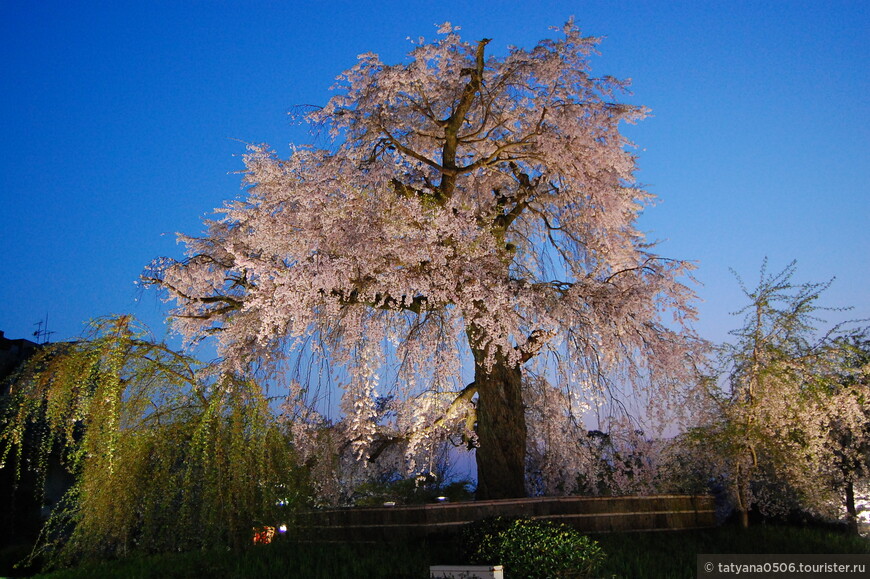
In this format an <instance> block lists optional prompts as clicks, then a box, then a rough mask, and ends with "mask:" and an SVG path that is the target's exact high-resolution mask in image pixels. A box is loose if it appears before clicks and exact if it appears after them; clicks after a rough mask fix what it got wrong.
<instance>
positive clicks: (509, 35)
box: [0, 0, 870, 341]
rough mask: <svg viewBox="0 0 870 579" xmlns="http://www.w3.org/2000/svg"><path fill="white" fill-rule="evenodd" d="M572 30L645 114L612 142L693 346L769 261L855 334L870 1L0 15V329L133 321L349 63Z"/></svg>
mask: <svg viewBox="0 0 870 579" xmlns="http://www.w3.org/2000/svg"><path fill="white" fill-rule="evenodd" d="M571 15H574V16H575V17H576V21H577V23H578V24H579V25H580V27H581V29H582V30H583V32H584V33H585V34H588V35H593V36H603V37H605V39H604V41H603V43H602V45H601V46H600V50H601V53H602V54H601V56H599V57H597V58H595V59H594V60H593V61H592V66H593V73H595V74H600V75H604V74H610V75H613V76H616V77H620V78H627V77H628V78H632V79H633V94H632V95H630V96H627V97H625V100H627V101H628V102H631V103H635V104H642V105H645V106H648V107H650V108H651V109H652V114H653V116H652V117H651V118H649V119H647V120H645V121H644V122H642V123H641V124H639V125H638V126H634V127H628V128H627V129H626V131H625V132H626V134H627V135H629V137H630V138H632V139H633V140H634V141H635V142H636V143H637V145H638V154H639V157H640V159H639V163H640V171H639V173H638V177H639V180H640V181H641V182H643V183H644V184H645V185H646V186H647V188H648V190H650V191H651V192H653V193H655V194H656V195H657V196H658V197H659V199H660V202H659V204H658V205H656V206H655V207H652V208H650V209H649V210H648V211H647V212H646V213H645V214H644V216H643V217H642V221H641V226H642V228H643V229H644V230H646V231H647V232H648V233H649V237H650V238H656V239H662V240H663V243H662V244H661V245H660V247H659V252H660V253H662V254H664V255H666V256H669V257H675V258H681V259H690V260H695V261H697V262H698V270H697V272H696V274H697V275H696V277H697V279H698V280H699V282H701V284H702V285H699V286H698V287H697V288H696V289H697V293H698V295H699V297H700V298H701V299H702V300H703V302H701V303H700V304H699V309H700V314H701V319H700V321H699V322H698V323H697V329H698V331H699V332H700V333H701V334H702V335H703V336H704V337H707V338H709V339H712V340H715V341H722V340H724V339H726V338H727V331H728V330H729V329H732V328H734V327H735V326H737V325H739V322H740V320H739V319H737V318H734V317H732V316H729V312H733V311H735V310H737V309H739V308H740V307H741V306H742V305H743V302H742V301H741V294H740V291H739V288H738V286H737V283H736V282H735V280H734V278H733V276H732V275H731V274H730V273H729V268H734V269H735V270H737V271H738V272H740V273H741V275H742V276H743V277H744V279H745V280H746V281H747V283H750V284H752V283H753V282H754V281H755V280H756V279H757V277H758V270H759V267H760V265H761V262H762V260H763V258H764V257H765V256H767V257H769V259H770V269H771V270H773V271H779V270H780V269H782V268H783V267H785V266H786V265H787V264H788V263H789V262H790V261H791V260H793V259H796V260H797V261H798V275H797V278H796V280H797V281H824V280H827V279H829V278H831V277H834V276H836V278H837V280H836V281H835V282H834V285H833V286H832V288H831V289H830V290H829V291H828V292H827V293H826V294H825V295H826V298H825V300H824V303H825V304H827V305H831V306H854V308H855V309H854V310H853V311H852V312H849V313H846V314H843V313H832V314H830V316H829V319H830V320H842V319H846V318H855V317H863V318H866V317H870V292H868V284H870V219H868V218H870V190H868V183H870V158H868V157H870V156H868V145H870V129H868V126H870V123H868V121H870V97H868V94H870V80H868V79H870V75H868V70H870V34H868V30H870V3H868V2H866V1H860V0H856V1H853V2H846V1H836V0H826V1H825V2H818V1H814V2H804V1H785V0H782V1H769V0H768V1H759V2H742V1H738V0H730V1H722V2H714V1H686V2H666V1H635V2H620V1H614V0H609V1H608V0H600V1H597V0H596V1H578V0H575V1H546V2H545V1H542V2H531V1H529V0H525V1H517V2H513V1H502V2H495V1H488V0H468V1H449V0H441V1H439V2H434V1H433V2H418V1H415V0H402V1H394V0H389V1H380V2H366V1H363V0H353V1H332V2H317V1H314V0H311V1H309V2H290V1H285V2H277V1H276V2H269V1H261V2H230V1H221V2H218V1H214V2H206V1H201V0H190V1H184V2H177V1H173V2H170V1H163V0H151V1H149V2H127V1H125V0H116V1H114V2H92V1H85V0H83V1H80V2H68V1H67V2H60V1H55V0H45V1H40V2H33V1H32V0H4V1H3V3H2V4H0V54H2V55H3V57H2V59H0V79H2V82H3V90H2V91H0V127H2V140H0V241H2V247H3V266H4V267H3V271H4V274H5V276H4V278H5V279H4V280H3V282H2V283H0V330H3V331H5V333H6V336H7V337H9V338H21V337H28V338H32V333H33V332H34V331H35V330H36V329H37V326H36V323H37V322H39V321H40V320H42V319H44V318H45V317H46V316H48V325H49V330H51V331H53V332H55V333H54V334H53V335H52V339H53V340H64V339H69V338H72V337H74V336H76V335H78V334H79V333H80V332H81V331H82V330H83V327H84V326H83V324H84V322H86V321H87V320H89V319H91V318H95V317H98V316H102V315H107V314H110V313H133V314H135V315H137V316H139V317H140V318H141V319H143V320H144V321H145V322H147V323H148V324H150V325H151V327H152V329H153V330H154V332H155V333H156V334H157V335H158V336H162V335H164V334H165V332H166V330H165V327H164V325H163V316H164V313H165V311H166V307H165V305H164V304H162V302H160V301H159V300H158V299H157V298H156V296H155V295H154V293H153V292H150V291H146V292H145V293H142V292H141V291H140V290H139V289H138V288H137V287H136V286H135V285H134V282H135V280H136V279H137V277H138V275H139V273H140V272H141V271H142V268H143V267H144V266H145V265H146V264H147V263H148V262H149V261H150V260H151V259H152V258H154V257H158V256H162V255H170V256H174V257H178V256H179V255H180V249H179V247H178V246H177V245H176V244H175V237H174V233H175V232H177V231H183V232H186V233H191V234H196V233H198V232H200V231H201V229H202V228H201V218H202V217H203V216H205V215H207V214H208V213H210V212H211V210H212V209H214V208H216V207H219V206H220V205H222V203H223V202H224V200H227V199H231V198H233V197H236V196H238V195H240V194H241V189H240V176H239V175H237V174H234V172H236V171H238V170H240V169H241V168H242V163H241V159H240V158H239V156H240V155H241V154H242V153H243V152H244V150H245V143H261V142H266V143H269V144H270V145H271V146H272V147H273V148H275V149H276V150H277V151H278V152H279V153H280V154H281V155H284V156H286V155H287V153H288V151H289V143H291V142H294V143H298V144H303V143H306V142H308V140H309V138H308V136H307V134H306V132H305V129H304V127H299V126H294V125H293V124H292V123H291V121H290V119H289V117H288V115H287V113H288V112H289V111H291V110H292V109H293V107H294V105H301V104H323V103H325V102H326V100H327V99H328V98H329V94H330V93H329V87H330V86H331V85H332V83H333V81H334V78H335V76H336V75H338V74H339V73H340V72H341V71H343V70H345V69H347V68H350V67H351V66H352V65H353V64H354V63H355V62H356V56H357V55H358V54H360V53H363V52H376V53H378V54H380V55H381V57H382V59H383V60H384V61H385V62H390V63H392V62H397V61H400V60H402V59H403V57H404V54H405V53H406V52H407V51H408V50H409V49H410V43H409V42H408V40H407V37H409V36H410V37H414V38H417V37H419V36H425V37H426V38H430V39H431V38H433V37H434V36H435V35H436V34H435V33H436V28H437V27H436V25H437V24H440V23H442V22H444V21H450V22H452V23H453V24H454V25H458V26H461V28H462V31H461V34H462V36H463V38H465V39H466V40H470V41H474V40H479V39H480V38H483V37H487V38H492V39H493V41H492V43H491V44H490V49H491V50H492V51H495V52H504V49H505V47H506V46H507V45H510V44H513V45H519V46H526V47H528V46H532V45H534V44H535V43H536V42H537V41H538V40H540V39H541V38H544V37H548V36H551V35H554V34H556V32H554V31H550V30H548V27H550V26H559V25H561V24H563V23H564V22H565V20H567V18H568V17H569V16H571Z"/></svg>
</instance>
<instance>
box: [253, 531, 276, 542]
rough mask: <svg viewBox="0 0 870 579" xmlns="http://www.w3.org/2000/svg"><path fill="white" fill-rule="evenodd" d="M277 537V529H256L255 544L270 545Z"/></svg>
mask: <svg viewBox="0 0 870 579" xmlns="http://www.w3.org/2000/svg"><path fill="white" fill-rule="evenodd" d="M274 537H275V527H254V544H255V545H268V544H269V543H271V542H272V538H274Z"/></svg>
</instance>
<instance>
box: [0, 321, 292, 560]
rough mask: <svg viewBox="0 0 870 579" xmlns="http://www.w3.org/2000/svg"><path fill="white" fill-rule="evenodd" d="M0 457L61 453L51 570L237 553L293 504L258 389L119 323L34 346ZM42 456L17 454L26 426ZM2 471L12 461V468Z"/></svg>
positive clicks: (287, 449) (45, 536)
mask: <svg viewBox="0 0 870 579" xmlns="http://www.w3.org/2000/svg"><path fill="white" fill-rule="evenodd" d="M11 396H13V402H14V404H13V407H14V408H15V409H16V411H15V412H13V413H12V414H11V416H9V417H8V420H7V421H6V422H5V423H4V424H3V428H2V431H0V442H2V449H0V452H2V458H3V462H4V463H5V464H8V462H9V461H10V460H11V461H12V462H13V465H14V464H20V463H21V461H23V460H30V461H36V462H38V463H39V464H40V466H41V468H43V469H44V467H45V460H46V458H47V457H48V455H49V453H50V452H51V451H52V449H59V450H60V451H61V452H62V455H63V461H64V464H65V466H66V468H67V469H68V470H69V472H70V473H71V474H72V476H73V484H72V487H71V488H70V489H69V491H68V492H67V493H66V495H65V496H64V498H63V500H62V501H61V503H60V504H59V506H57V507H56V508H55V509H54V511H53V512H52V514H51V518H50V519H49V521H48V523H47V524H46V527H45V528H44V529H43V532H42V536H41V543H40V550H39V552H41V553H44V554H47V555H48V556H49V557H50V559H51V560H52V561H53V562H54V563H60V564H62V563H65V562H72V561H75V560H77V559H78V558H81V557H84V558H90V557H104V556H120V555H125V554H128V553H131V552H146V553H147V552H155V551H176V550H178V549H189V548H193V547H201V546H209V547H213V546H215V545H227V546H235V547H239V546H241V545H243V544H246V543H247V542H248V541H250V535H251V528H252V526H253V525H254V524H257V523H260V524H262V523H263V522H264V521H267V522H271V521H273V520H274V519H275V518H276V517H277V516H278V512H277V511H278V506H277V503H278V502H279V501H280V500H283V501H285V502H286V501H288V500H290V501H291V502H292V501H294V500H295V501H296V502H298V501H299V500H300V498H301V497H300V491H302V490H303V489H304V479H303V477H301V475H300V471H299V469H298V468H297V467H296V465H295V463H294V460H293V452H292V446H291V444H290V442H291V441H290V438H289V436H288V435H287V433H286V432H284V431H283V430H282V429H281V428H280V426H279V424H278V423H277V422H276V420H275V419H274V415H273V413H272V412H271V411H270V409H269V406H268V401H267V400H266V399H265V398H264V396H263V393H262V390H261V388H260V386H259V385H256V384H253V383H251V382H248V381H242V380H236V379H234V378H233V377H231V376H227V375H214V374H213V373H212V369H210V368H208V367H206V366H203V365H201V364H199V363H197V362H195V361H194V360H192V359H190V358H188V357H186V356H182V355H179V354H177V353H176V352H173V351H172V350H170V349H168V348H167V347H166V346H165V345H163V344H160V343H157V342H155V341H154V340H152V339H151V338H150V337H149V336H148V334H147V332H146V331H145V330H144V329H143V328H142V327H141V326H139V325H138V324H136V323H135V322H134V321H133V320H131V319H130V318H129V317H126V316H122V317H117V318H110V319H106V320H101V321H99V322H97V323H95V325H94V326H93V331H92V333H91V334H90V335H89V336H88V337H87V339H85V340H81V341H77V342H71V343H61V344H57V345H54V346H51V347H46V348H44V349H43V350H42V351H41V352H40V353H39V354H38V355H37V356H35V357H34V358H33V359H32V360H31V361H30V362H29V363H28V364H27V365H26V366H25V367H24V369H23V371H22V372H21V373H20V374H19V375H18V376H17V379H16V380H15V381H14V382H13V384H12V392H11ZM36 424H39V425H41V427H42V428H43V429H44V432H45V434H44V436H43V439H42V444H41V452H39V453H38V455H37V456H24V455H23V454H22V442H23V441H24V440H25V436H26V432H27V430H28V429H29V428H32V427H33V426H34V425H36ZM10 466H12V465H10Z"/></svg>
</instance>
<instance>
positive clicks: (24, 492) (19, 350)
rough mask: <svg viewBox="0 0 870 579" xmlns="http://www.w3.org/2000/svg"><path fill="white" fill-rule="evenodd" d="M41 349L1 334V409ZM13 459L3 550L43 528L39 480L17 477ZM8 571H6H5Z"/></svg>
mask: <svg viewBox="0 0 870 579" xmlns="http://www.w3.org/2000/svg"><path fill="white" fill-rule="evenodd" d="M41 347H42V346H40V345H39V344H37V343H36V342H31V341H30V340H25V339H23V338H19V339H17V340H10V339H9V338H7V337H6V335H5V334H4V333H3V332H2V331H0V408H2V407H4V406H5V405H6V404H7V403H9V398H8V396H7V395H8V393H9V386H10V382H9V380H8V379H9V378H10V377H11V376H12V374H13V373H14V372H15V371H16V370H17V369H18V367H19V366H21V364H23V363H24V362H26V361H27V359H28V358H30V357H31V356H33V355H34V354H35V353H36V352H37V351H38V350H39V349H40V348H41ZM25 443H26V448H27V449H28V451H30V450H32V448H33V447H34V442H33V437H32V436H28V437H27V438H26V441H25ZM13 464H14V459H12V458H10V459H9V460H8V461H7V463H6V467H5V468H2V469H0V549H2V548H5V547H7V546H10V545H20V544H29V543H32V542H33V541H34V540H35V539H36V536H37V534H38V533H39V529H40V527H41V526H42V503H43V501H42V500H41V499H40V498H39V495H41V494H42V493H40V492H39V491H37V489H38V488H39V478H38V477H37V476H36V474H35V473H34V472H33V470H31V469H29V468H22V469H21V477H20V478H17V477H16V476H15V468H14V467H13ZM4 571H7V570H4Z"/></svg>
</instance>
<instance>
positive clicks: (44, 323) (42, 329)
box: [33, 313, 55, 346]
mask: <svg viewBox="0 0 870 579" xmlns="http://www.w3.org/2000/svg"><path fill="white" fill-rule="evenodd" d="M33 325H34V326H36V331H35V332H33V335H34V337H35V338H36V343H37V344H39V345H40V346H42V345H45V344H47V343H48V340H49V338H50V337H51V335H52V334H54V333H55V332H49V331H48V314H47V313H46V314H45V320H40V321H38V322H36V323H35V324H33Z"/></svg>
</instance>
